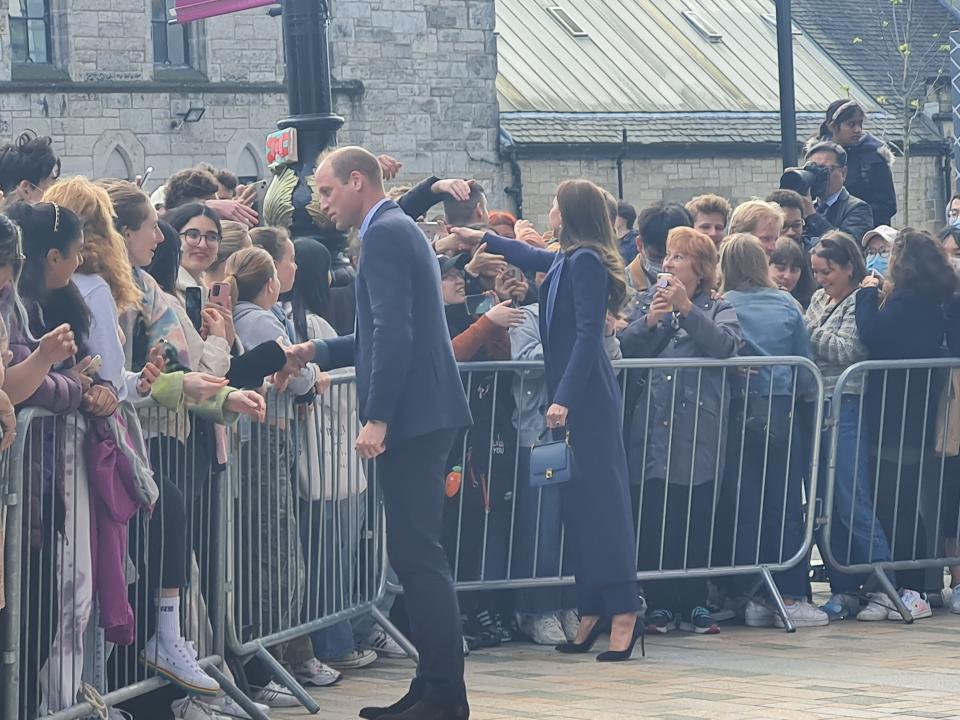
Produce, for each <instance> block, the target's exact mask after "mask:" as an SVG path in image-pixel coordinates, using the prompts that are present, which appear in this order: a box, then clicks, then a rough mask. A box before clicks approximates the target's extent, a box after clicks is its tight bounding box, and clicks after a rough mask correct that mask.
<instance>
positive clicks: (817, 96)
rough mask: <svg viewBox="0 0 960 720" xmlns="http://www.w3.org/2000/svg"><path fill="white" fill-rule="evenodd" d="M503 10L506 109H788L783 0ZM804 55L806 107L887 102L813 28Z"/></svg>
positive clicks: (639, 1) (535, 4)
mask: <svg viewBox="0 0 960 720" xmlns="http://www.w3.org/2000/svg"><path fill="white" fill-rule="evenodd" d="M815 1H816V2H817V3H819V4H820V6H821V9H822V8H823V6H824V5H829V4H830V2H832V0H815ZM864 1H866V2H875V1H876V0H864ZM884 1H888V0H884ZM557 10H559V11H560V12H561V13H564V14H565V15H566V16H568V17H569V18H570V20H571V21H572V22H573V23H575V24H576V25H577V26H579V30H580V31H581V32H580V33H579V34H577V33H574V32H571V31H570V30H568V29H567V27H568V26H565V24H564V22H563V21H562V20H560V19H558V16H557V15H558V13H557ZM496 13H497V33H498V40H497V59H498V75H497V90H498V95H499V101H500V110H501V112H504V113H508V112H530V111H540V112H553V113H557V112H559V113H564V112H581V113H611V112H615V113H623V112H644V113H651V112H693V111H699V112H776V111H777V110H778V108H779V90H778V79H777V43H776V27H775V24H774V22H772V19H773V17H774V13H775V7H774V3H773V0H497V3H496ZM833 15H835V13H834V12H833V11H832V10H831V12H830V16H833ZM796 32H799V29H796ZM794 65H795V75H796V102H797V105H796V107H797V109H798V111H800V112H823V111H824V109H825V108H826V107H827V105H829V104H830V102H831V101H833V100H834V99H836V98H837V97H845V96H847V95H850V96H851V97H854V98H856V99H858V100H860V101H861V102H862V103H864V104H865V105H866V106H867V107H868V108H870V109H877V108H876V106H874V104H873V101H872V99H871V94H870V93H868V92H866V91H865V90H863V89H861V88H860V87H858V85H857V83H856V82H855V81H854V80H852V79H851V78H850V76H849V75H847V74H846V73H845V72H844V71H843V70H842V69H841V68H840V66H839V65H837V63H836V62H835V61H834V60H833V59H831V58H830V57H829V55H827V53H825V52H824V51H823V50H822V49H821V48H820V47H819V46H818V45H817V44H816V43H814V42H813V41H812V40H811V39H810V38H809V37H807V36H805V35H803V34H799V35H795V37H794Z"/></svg>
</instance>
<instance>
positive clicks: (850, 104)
mask: <svg viewBox="0 0 960 720" xmlns="http://www.w3.org/2000/svg"><path fill="white" fill-rule="evenodd" d="M852 107H857V108H859V107H860V103H858V102H857V101H856V100H847V101H846V102H845V103H844V104H843V105H841V106H840V107H838V108H837V109H836V111H835V112H834V113H833V117H832V118H830V122H836V121H837V118H838V117H840V115H841V114H842V113H843V112H844V111H846V110H849V109H850V108H852ZM860 112H863V109H862V108H861V109H860Z"/></svg>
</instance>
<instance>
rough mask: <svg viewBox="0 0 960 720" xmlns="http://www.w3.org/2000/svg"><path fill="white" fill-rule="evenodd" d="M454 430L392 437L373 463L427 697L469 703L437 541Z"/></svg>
mask: <svg viewBox="0 0 960 720" xmlns="http://www.w3.org/2000/svg"><path fill="white" fill-rule="evenodd" d="M454 437H455V432H454V431H452V430H438V431H436V432H432V433H428V434H426V435H421V436H419V437H415V438H410V439H406V440H402V441H400V442H398V443H394V444H391V445H390V446H389V447H388V449H387V451H386V452H385V453H383V454H382V455H381V456H380V457H378V458H377V460H376V463H375V468H376V475H375V478H376V482H377V483H379V485H380V487H381V490H382V492H383V500H384V507H385V510H386V515H387V553H388V554H389V556H390V562H391V564H392V565H393V568H394V570H395V571H396V573H397V576H398V577H399V579H400V582H401V584H402V585H403V591H404V597H405V600H406V608H407V615H408V616H409V620H410V636H411V637H410V640H411V641H412V642H413V644H414V645H415V646H416V648H417V651H418V652H419V654H420V665H419V667H418V668H417V680H416V682H417V683H418V684H419V685H420V686H421V687H422V689H423V698H424V699H425V700H428V701H430V702H435V703H443V704H462V703H465V702H466V697H467V691H466V687H465V686H464V684H463V640H462V636H461V627H460V608H459V606H458V604H457V594H456V592H454V589H453V578H452V577H451V575H450V565H449V563H448V562H447V555H446V553H445V552H444V550H443V546H442V545H441V544H440V530H441V527H442V525H443V521H442V518H443V500H444V490H443V484H444V476H443V473H444V466H445V464H446V459H447V456H448V455H449V454H450V448H451V447H452V446H453V440H454Z"/></svg>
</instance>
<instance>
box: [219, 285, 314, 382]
mask: <svg viewBox="0 0 960 720" xmlns="http://www.w3.org/2000/svg"><path fill="white" fill-rule="evenodd" d="M275 307H276V310H264V309H263V308H262V307H260V306H259V305H256V304H254V303H252V302H248V301H246V300H242V301H240V302H238V303H237V304H236V305H235V306H234V308H233V325H234V328H235V329H236V332H237V337H238V338H240V342H241V343H243V346H244V347H245V348H254V347H256V346H257V345H259V344H260V343H265V342H267V341H269V340H275V341H277V342H279V343H280V344H281V345H289V344H290V342H291V340H290V333H289V332H288V331H287V327H286V324H285V321H284V319H283V317H284V316H283V310H282V309H281V308H280V306H279V305H277V306H275ZM315 380H316V378H315V376H314V372H313V367H312V366H310V365H308V366H307V367H305V368H304V369H303V370H301V371H300V372H299V373H297V374H296V375H294V376H293V377H292V378H290V384H289V385H287V391H288V392H289V393H290V394H291V395H305V394H306V393H308V392H310V388H312V387H313V384H314V382H315Z"/></svg>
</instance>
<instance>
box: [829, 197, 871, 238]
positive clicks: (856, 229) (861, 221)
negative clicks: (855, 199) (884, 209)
mask: <svg viewBox="0 0 960 720" xmlns="http://www.w3.org/2000/svg"><path fill="white" fill-rule="evenodd" d="M874 227H875V226H874V224H873V210H871V209H870V206H869V205H867V203H865V202H859V203H857V204H856V206H855V207H854V208H853V209H852V210H851V211H850V212H849V213H847V214H846V215H845V216H844V217H843V218H841V220H840V227H839V228H837V229H838V230H842V231H843V232H845V233H849V234H850V236H852V237H853V239H854V240H855V241H856V243H857V245H860V243H861V242H862V241H863V236H864V235H866V234H867V231H868V230H872V229H873V228H874Z"/></svg>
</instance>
